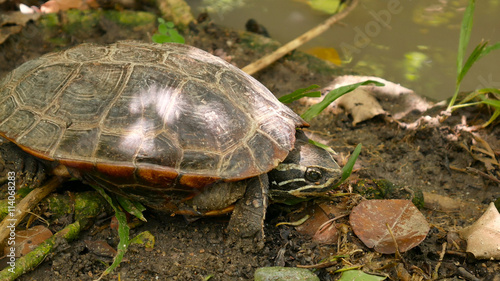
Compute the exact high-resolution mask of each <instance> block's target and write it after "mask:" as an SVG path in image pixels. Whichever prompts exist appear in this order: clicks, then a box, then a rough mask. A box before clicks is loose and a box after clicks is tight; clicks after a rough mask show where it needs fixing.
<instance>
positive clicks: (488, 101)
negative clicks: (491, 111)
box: [481, 99, 500, 109]
mask: <svg viewBox="0 0 500 281" xmlns="http://www.w3.org/2000/svg"><path fill="white" fill-rule="evenodd" d="M481 103H484V104H487V105H489V106H493V107H494V108H496V109H500V100H492V99H485V100H482V101H481Z"/></svg>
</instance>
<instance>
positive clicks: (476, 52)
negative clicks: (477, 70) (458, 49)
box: [457, 42, 488, 85]
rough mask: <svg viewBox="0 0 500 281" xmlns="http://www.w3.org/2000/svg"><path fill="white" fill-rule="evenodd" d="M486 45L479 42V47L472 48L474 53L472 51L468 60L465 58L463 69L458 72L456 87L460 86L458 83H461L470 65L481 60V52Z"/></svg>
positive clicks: (486, 43)
mask: <svg viewBox="0 0 500 281" xmlns="http://www.w3.org/2000/svg"><path fill="white" fill-rule="evenodd" d="M486 45H488V42H481V43H479V45H477V46H476V48H474V51H472V53H471V54H470V56H469V58H467V61H466V62H465V64H464V67H463V68H462V71H460V73H459V74H458V77H457V85H460V83H462V79H463V78H464V76H465V74H467V72H468V71H469V69H470V68H471V67H472V65H473V64H474V63H475V62H476V61H477V60H478V59H479V58H481V53H482V52H483V50H484V48H485V47H486Z"/></svg>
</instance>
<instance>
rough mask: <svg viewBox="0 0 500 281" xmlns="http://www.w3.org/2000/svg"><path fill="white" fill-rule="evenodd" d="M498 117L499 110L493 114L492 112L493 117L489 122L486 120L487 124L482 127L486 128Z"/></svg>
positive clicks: (499, 114)
mask: <svg viewBox="0 0 500 281" xmlns="http://www.w3.org/2000/svg"><path fill="white" fill-rule="evenodd" d="M498 116H500V109H498V108H497V109H496V110H495V112H493V115H491V118H490V120H488V122H486V123H484V124H483V125H482V126H483V127H487V126H488V125H489V124H491V123H492V122H493V121H495V119H497V117H498Z"/></svg>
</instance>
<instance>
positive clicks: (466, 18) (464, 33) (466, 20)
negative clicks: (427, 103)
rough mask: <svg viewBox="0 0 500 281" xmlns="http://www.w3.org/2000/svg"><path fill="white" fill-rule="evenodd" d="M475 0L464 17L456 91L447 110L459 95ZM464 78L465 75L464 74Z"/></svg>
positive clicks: (471, 0) (466, 10)
mask: <svg viewBox="0 0 500 281" xmlns="http://www.w3.org/2000/svg"><path fill="white" fill-rule="evenodd" d="M475 3H476V2H475V0H470V1H469V5H467V8H466V9H465V13H464V17H463V19H462V26H461V28H460V39H459V42H458V54H457V82H456V86H455V93H454V94H453V97H451V100H450V103H449V104H448V108H447V110H451V108H452V107H453V105H454V104H455V101H456V100H457V97H458V92H459V91H460V83H461V81H462V79H461V78H460V75H461V73H462V70H463V69H462V65H463V62H464V58H465V52H466V51H467V46H468V45H469V40H470V34H471V31H472V19H473V15H474V7H475ZM462 78H463V76H462Z"/></svg>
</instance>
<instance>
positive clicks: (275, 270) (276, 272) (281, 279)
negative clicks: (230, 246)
mask: <svg viewBox="0 0 500 281" xmlns="http://www.w3.org/2000/svg"><path fill="white" fill-rule="evenodd" d="M254 280H255V281H319V278H318V276H316V275H315V274H314V273H312V272H311V271H309V270H308V269H305V268H297V267H279V266H274V267H261V268H259V269H257V270H256V271H255V275H254Z"/></svg>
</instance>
